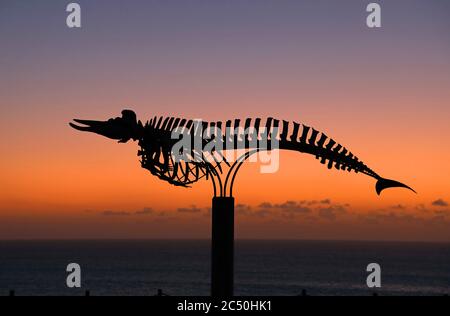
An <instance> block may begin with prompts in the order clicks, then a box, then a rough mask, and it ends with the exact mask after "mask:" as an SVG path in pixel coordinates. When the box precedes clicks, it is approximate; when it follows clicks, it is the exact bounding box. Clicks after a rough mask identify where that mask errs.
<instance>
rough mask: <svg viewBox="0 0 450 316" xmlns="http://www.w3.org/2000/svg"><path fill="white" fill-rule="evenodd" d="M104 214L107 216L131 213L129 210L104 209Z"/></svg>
mask: <svg viewBox="0 0 450 316" xmlns="http://www.w3.org/2000/svg"><path fill="white" fill-rule="evenodd" d="M101 214H102V215H105V216H129V215H130V213H129V212H125V211H109V210H108V211H103V212H102V213H101Z"/></svg>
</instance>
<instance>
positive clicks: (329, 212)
mask: <svg viewBox="0 0 450 316" xmlns="http://www.w3.org/2000/svg"><path fill="white" fill-rule="evenodd" d="M346 212H347V209H346V208H345V207H344V206H342V205H338V204H337V205H331V206H329V207H321V208H319V209H318V215H319V217H322V218H325V219H328V220H335V219H336V218H337V217H338V215H342V214H344V213H346Z"/></svg>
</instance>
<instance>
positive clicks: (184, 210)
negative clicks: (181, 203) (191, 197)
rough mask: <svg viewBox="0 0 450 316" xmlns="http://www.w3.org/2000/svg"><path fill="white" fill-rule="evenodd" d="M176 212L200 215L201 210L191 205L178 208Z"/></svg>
mask: <svg viewBox="0 0 450 316" xmlns="http://www.w3.org/2000/svg"><path fill="white" fill-rule="evenodd" d="M177 211H178V212H180V213H200V212H201V211H202V209H201V208H198V207H196V206H195V205H191V206H190V207H180V208H178V209H177Z"/></svg>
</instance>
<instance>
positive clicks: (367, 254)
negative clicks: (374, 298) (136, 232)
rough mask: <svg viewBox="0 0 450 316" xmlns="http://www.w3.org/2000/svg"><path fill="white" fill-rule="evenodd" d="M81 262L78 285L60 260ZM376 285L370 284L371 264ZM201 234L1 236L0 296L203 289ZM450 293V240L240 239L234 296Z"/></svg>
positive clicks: (206, 262) (205, 259) (206, 273)
mask: <svg viewBox="0 0 450 316" xmlns="http://www.w3.org/2000/svg"><path fill="white" fill-rule="evenodd" d="M72 262H75V263H78V264H79V265H80V266H81V286H82V287H81V288H77V289H70V288H68V287H67V286H66V277H67V275H68V272H66V266H67V265H68V264H69V263H72ZM372 262H375V263H378V264H379V265H380V266H381V288H377V289H376V290H374V289H369V288H368V287H367V285H366V278H367V276H368V274H369V272H366V267H367V265H368V264H369V263H372ZM209 282H210V242H209V241H207V240H132V241H130V240H108V241H98V240H97V241H96V240H91V241H87V240H86V241H0V295H8V293H9V291H10V290H14V291H15V294H16V295H18V296H20V295H83V294H84V292H85V291H86V290H89V291H90V294H91V295H93V296H96V295H99V296H100V295H145V296H147V295H155V294H156V292H157V290H158V289H162V291H163V292H164V293H166V294H168V295H208V294H209ZM302 290H306V291H307V293H308V294H309V295H314V296H315V295H317V296H319V295H364V296H367V295H372V294H373V292H375V291H376V292H377V293H378V294H379V295H444V294H450V244H445V243H406V242H356V241H355V242H353V241H269V240H238V241H236V249H235V295H288V296H295V295H299V294H300V293H301V292H302Z"/></svg>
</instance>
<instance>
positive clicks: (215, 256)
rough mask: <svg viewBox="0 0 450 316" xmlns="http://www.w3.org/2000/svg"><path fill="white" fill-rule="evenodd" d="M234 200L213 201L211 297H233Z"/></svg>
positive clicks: (215, 199)
mask: <svg viewBox="0 0 450 316" xmlns="http://www.w3.org/2000/svg"><path fill="white" fill-rule="evenodd" d="M233 274H234V198H233V197H214V198H213V200H212V236H211V296H213V297H231V296H233V283H234V277H233Z"/></svg>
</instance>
